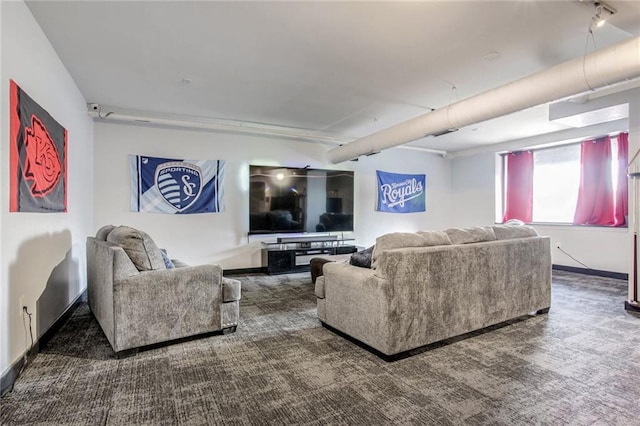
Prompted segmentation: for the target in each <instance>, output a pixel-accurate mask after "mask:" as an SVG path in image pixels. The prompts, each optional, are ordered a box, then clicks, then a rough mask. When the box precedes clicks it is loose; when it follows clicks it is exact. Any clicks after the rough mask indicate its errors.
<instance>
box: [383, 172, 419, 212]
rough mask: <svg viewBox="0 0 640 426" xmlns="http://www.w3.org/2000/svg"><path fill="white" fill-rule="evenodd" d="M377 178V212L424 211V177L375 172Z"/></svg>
mask: <svg viewBox="0 0 640 426" xmlns="http://www.w3.org/2000/svg"><path fill="white" fill-rule="evenodd" d="M376 175H377V177H378V205H377V210H378V211H381V212H389V213H414V212H423V211H425V198H426V197H425V191H426V177H425V175H407V174H398V173H389V172H382V171H380V170H377V171H376Z"/></svg>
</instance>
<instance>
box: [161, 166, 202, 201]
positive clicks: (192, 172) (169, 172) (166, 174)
mask: <svg viewBox="0 0 640 426" xmlns="http://www.w3.org/2000/svg"><path fill="white" fill-rule="evenodd" d="M155 183H156V186H157V187H158V191H159V192H160V195H162V198H164V199H165V201H167V202H168V203H169V204H171V205H172V206H173V207H175V208H176V210H178V211H179V212H182V211H184V210H186V209H188V208H189V207H190V206H191V205H192V204H193V203H195V202H196V201H197V200H198V197H200V193H201V192H202V170H201V169H200V167H198V166H196V165H194V164H190V163H185V162H182V161H171V162H168V163H163V164H160V165H159V166H158V167H157V168H156V176H155Z"/></svg>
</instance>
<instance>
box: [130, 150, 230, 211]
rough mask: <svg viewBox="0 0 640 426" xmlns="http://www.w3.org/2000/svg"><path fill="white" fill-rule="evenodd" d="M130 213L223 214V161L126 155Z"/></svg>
mask: <svg viewBox="0 0 640 426" xmlns="http://www.w3.org/2000/svg"><path fill="white" fill-rule="evenodd" d="M129 169H130V176H131V203H130V204H131V206H130V208H131V211H134V212H149V213H169V214H189V213H216V212H222V211H224V204H223V193H224V190H223V182H224V161H223V160H203V161H197V160H176V159H171V158H157V157H147V156H142V155H129Z"/></svg>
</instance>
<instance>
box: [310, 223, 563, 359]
mask: <svg viewBox="0 0 640 426" xmlns="http://www.w3.org/2000/svg"><path fill="white" fill-rule="evenodd" d="M550 246H551V244H550V239H549V238H548V237H542V236H538V235H537V233H536V231H535V230H534V229H533V228H531V227H527V226H508V225H499V226H484V227H474V228H465V229H448V230H446V231H425V232H418V233H392V234H387V235H383V236H381V237H379V238H378V239H377V240H376V245H375V248H374V250H373V255H372V267H371V268H363V267H358V266H353V265H351V264H349V263H346V262H331V263H327V264H325V265H324V267H323V274H324V275H323V276H320V277H318V278H317V280H316V284H315V293H316V297H317V303H318V304H317V310H318V318H319V319H320V321H321V322H322V323H323V325H325V326H329V327H331V328H333V329H335V330H338V331H339V332H342V333H344V334H346V335H348V336H350V337H352V338H354V339H356V340H358V341H360V342H362V343H364V344H366V345H367V346H369V347H371V348H373V349H375V350H376V351H378V352H379V353H381V354H382V355H384V356H386V357H392V356H394V355H398V354H401V353H403V352H406V351H409V350H411V349H415V348H419V347H421V346H425V345H428V344H430V343H434V342H438V341H441V340H444V339H447V338H450V337H453V336H458V335H462V334H465V333H468V332H471V331H473V330H478V329H482V328H485V327H487V326H490V325H494V324H498V323H501V322H504V321H507V320H510V319H513V318H516V317H520V316H523V315H526V314H529V313H532V312H537V313H546V312H548V310H549V306H550V303H551V248H550Z"/></svg>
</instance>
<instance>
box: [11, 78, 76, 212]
mask: <svg viewBox="0 0 640 426" xmlns="http://www.w3.org/2000/svg"><path fill="white" fill-rule="evenodd" d="M9 92H10V94H9V97H10V100H9V109H10V113H9V115H10V120H11V124H10V130H9V132H10V135H9V170H10V172H9V173H10V176H9V211H11V212H36V213H55V212H66V211H67V130H66V129H65V128H64V127H62V126H61V125H60V124H59V123H58V122H57V121H56V120H54V118H53V117H51V115H50V114H49V113H48V112H47V111H45V110H44V109H43V108H42V107H41V106H40V105H38V103H37V102H36V101H34V100H33V99H31V97H29V95H27V94H26V93H25V92H24V91H23V90H22V89H20V87H18V85H17V84H16V82H15V81H13V80H11V82H10V88H9Z"/></svg>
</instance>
